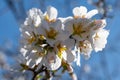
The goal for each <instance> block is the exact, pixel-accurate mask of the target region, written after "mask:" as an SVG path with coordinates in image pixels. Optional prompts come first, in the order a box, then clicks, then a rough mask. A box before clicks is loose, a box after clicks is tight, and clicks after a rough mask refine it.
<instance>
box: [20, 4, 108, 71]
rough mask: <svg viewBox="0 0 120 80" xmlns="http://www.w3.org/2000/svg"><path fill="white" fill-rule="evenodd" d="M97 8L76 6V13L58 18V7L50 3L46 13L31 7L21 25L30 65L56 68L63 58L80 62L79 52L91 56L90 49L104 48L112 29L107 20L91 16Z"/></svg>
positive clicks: (23, 50)
mask: <svg viewBox="0 0 120 80" xmlns="http://www.w3.org/2000/svg"><path fill="white" fill-rule="evenodd" d="M97 13H98V11H97V10H96V9H94V10H91V11H89V12H87V8H86V7H84V6H80V7H75V8H74V9H73V16H69V17H65V18H57V15H58V12H57V9H56V8H54V7H52V6H49V7H48V8H47V10H46V12H45V13H43V12H42V11H41V10H40V9H37V8H32V9H30V10H29V11H28V17H27V18H26V20H25V22H24V24H22V26H21V28H20V31H21V37H22V38H21V49H20V51H21V53H22V55H23V56H24V57H25V64H26V65H27V66H29V67H31V68H32V67H35V66H36V65H37V66H38V67H41V66H42V65H44V66H46V67H47V69H48V70H57V69H58V68H59V67H60V66H61V65H62V64H63V61H65V62H67V63H68V64H71V63H72V62H76V64H77V65H80V55H84V56H85V58H89V57H90V55H91V52H92V51H93V50H94V51H96V52H98V51H101V50H102V49H103V48H105V45H106V43H107V37H108V35H109V31H108V30H106V29H104V27H105V26H106V20H105V19H98V20H97V19H92V17H93V16H94V15H96V14H97Z"/></svg>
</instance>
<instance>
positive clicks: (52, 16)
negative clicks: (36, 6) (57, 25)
mask: <svg viewBox="0 0 120 80" xmlns="http://www.w3.org/2000/svg"><path fill="white" fill-rule="evenodd" d="M47 15H48V17H49V20H50V21H51V20H54V19H56V18H57V15H58V12H57V9H56V8H54V7H52V6H49V7H48V8H47Z"/></svg>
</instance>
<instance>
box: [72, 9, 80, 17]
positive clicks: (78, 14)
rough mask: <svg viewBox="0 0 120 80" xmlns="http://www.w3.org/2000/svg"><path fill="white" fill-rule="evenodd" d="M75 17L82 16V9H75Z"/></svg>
mask: <svg viewBox="0 0 120 80" xmlns="http://www.w3.org/2000/svg"><path fill="white" fill-rule="evenodd" d="M73 15H74V16H76V17H79V16H81V14H80V8H79V7H75V8H74V9H73Z"/></svg>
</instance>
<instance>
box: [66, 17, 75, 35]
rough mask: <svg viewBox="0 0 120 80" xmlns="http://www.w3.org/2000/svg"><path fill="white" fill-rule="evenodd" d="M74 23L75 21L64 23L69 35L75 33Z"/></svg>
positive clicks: (70, 20)
mask: <svg viewBox="0 0 120 80" xmlns="http://www.w3.org/2000/svg"><path fill="white" fill-rule="evenodd" d="M73 23H74V19H71V18H70V19H67V20H66V21H65V23H64V30H65V31H68V32H69V34H70V35H71V34H72V33H73Z"/></svg>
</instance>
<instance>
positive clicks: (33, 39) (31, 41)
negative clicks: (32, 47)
mask: <svg viewBox="0 0 120 80" xmlns="http://www.w3.org/2000/svg"><path fill="white" fill-rule="evenodd" d="M27 41H28V44H32V43H33V42H34V41H35V37H31V38H30V39H28V40H27Z"/></svg>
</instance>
